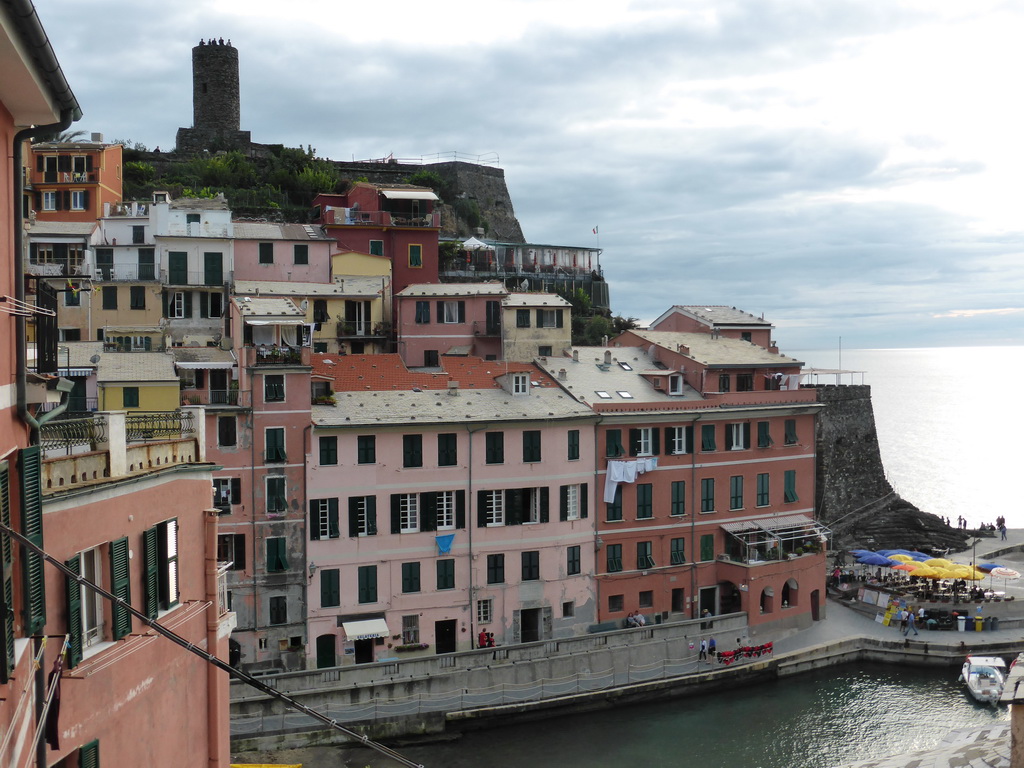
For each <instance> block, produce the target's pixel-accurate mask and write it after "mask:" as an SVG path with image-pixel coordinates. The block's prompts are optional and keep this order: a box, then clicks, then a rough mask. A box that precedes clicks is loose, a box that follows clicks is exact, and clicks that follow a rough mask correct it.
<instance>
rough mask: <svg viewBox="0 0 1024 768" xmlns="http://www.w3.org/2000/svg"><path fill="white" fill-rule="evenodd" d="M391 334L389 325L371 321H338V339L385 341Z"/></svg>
mask: <svg viewBox="0 0 1024 768" xmlns="http://www.w3.org/2000/svg"><path fill="white" fill-rule="evenodd" d="M390 334H391V323H384V322H380V323H374V322H372V321H371V320H339V321H338V339H356V338H359V339H373V338H377V339H385V338H387V337H388V336H390Z"/></svg>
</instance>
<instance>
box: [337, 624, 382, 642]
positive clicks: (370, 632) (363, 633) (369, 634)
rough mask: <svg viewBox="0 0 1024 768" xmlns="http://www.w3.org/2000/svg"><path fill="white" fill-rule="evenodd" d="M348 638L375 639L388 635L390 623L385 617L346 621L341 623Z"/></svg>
mask: <svg viewBox="0 0 1024 768" xmlns="http://www.w3.org/2000/svg"><path fill="white" fill-rule="evenodd" d="M341 628H342V629H343V630H345V637H346V639H348V640H373V639H375V638H378V637H387V636H388V635H390V634H391V632H390V631H388V623H387V622H386V621H385V620H384V619H366V620H365V621H346V622H345V623H343V624H342V625H341Z"/></svg>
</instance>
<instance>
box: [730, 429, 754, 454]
mask: <svg viewBox="0 0 1024 768" xmlns="http://www.w3.org/2000/svg"><path fill="white" fill-rule="evenodd" d="M727 429H728V430H729V440H728V443H729V450H731V451H742V450H745V449H747V448H749V447H750V446H749V445H748V444H747V438H748V436H749V435H750V427H749V426H748V425H746V424H742V423H740V424H729V425H727Z"/></svg>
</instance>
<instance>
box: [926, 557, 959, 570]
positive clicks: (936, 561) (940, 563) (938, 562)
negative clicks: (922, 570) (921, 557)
mask: <svg viewBox="0 0 1024 768" xmlns="http://www.w3.org/2000/svg"><path fill="white" fill-rule="evenodd" d="M924 564H925V565H934V566H936V567H938V568H949V567H950V566H951V565H955V563H954V562H953V561H952V560H947V559H946V558H944V557H933V558H931V559H929V560H925V561H924Z"/></svg>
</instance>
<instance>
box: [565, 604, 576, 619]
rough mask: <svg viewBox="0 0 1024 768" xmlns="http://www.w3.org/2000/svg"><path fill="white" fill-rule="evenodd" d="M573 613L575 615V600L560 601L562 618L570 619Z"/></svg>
mask: <svg viewBox="0 0 1024 768" xmlns="http://www.w3.org/2000/svg"><path fill="white" fill-rule="evenodd" d="M575 615H576V601H575V600H566V601H565V602H564V603H562V618H563V619H571V618H572V617H573V616H575Z"/></svg>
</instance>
